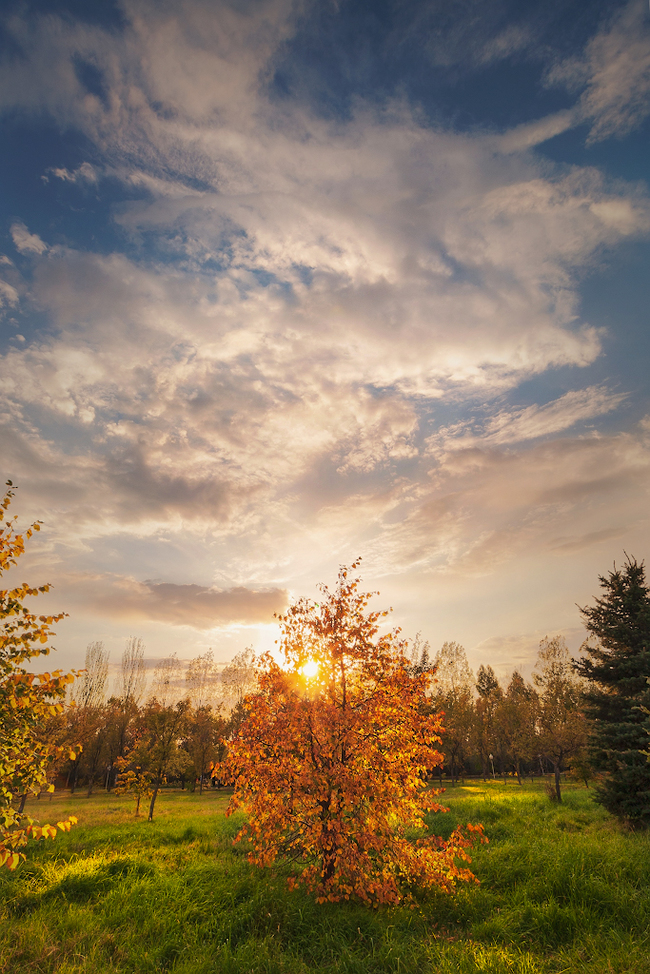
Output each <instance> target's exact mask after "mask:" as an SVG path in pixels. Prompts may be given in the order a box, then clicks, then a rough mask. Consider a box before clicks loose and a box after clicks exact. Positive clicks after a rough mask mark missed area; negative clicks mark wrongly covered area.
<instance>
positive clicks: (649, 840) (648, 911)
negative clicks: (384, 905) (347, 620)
mask: <svg viewBox="0 0 650 974" xmlns="http://www.w3.org/2000/svg"><path fill="white" fill-rule="evenodd" d="M445 801H446V802H447V804H448V805H449V806H450V807H451V812H450V813H449V814H448V815H436V816H435V817H434V827H435V829H436V831H438V832H439V833H442V834H448V833H449V832H450V831H451V830H452V828H453V826H454V824H455V823H456V822H459V821H462V822H467V821H471V822H479V821H481V822H483V824H484V825H485V829H486V833H487V834H488V835H489V837H490V844H489V845H488V846H483V847H480V848H477V849H476V852H475V857H474V862H473V866H472V868H473V869H474V872H475V873H476V875H477V877H478V878H479V879H480V886H476V887H467V888H462V889H459V892H458V894H457V895H456V896H454V897H446V896H444V895H442V894H439V893H435V892H434V893H430V894H426V895H419V896H416V898H415V900H414V902H413V903H412V904H411V905H410V906H409V905H408V904H405V905H402V906H400V907H395V908H390V909H379V910H371V909H368V908H366V907H363V906H361V905H358V904H350V903H342V904H324V905H320V906H319V905H317V904H316V903H315V901H314V900H313V898H311V897H309V896H307V895H306V894H305V893H304V892H301V891H296V892H293V893H290V892H288V891H287V889H286V885H285V874H284V872H283V870H282V869H279V870H267V871H258V870H255V869H253V868H252V867H250V866H249V865H248V863H247V861H246V858H245V855H244V850H242V849H239V848H236V847H233V845H232V838H233V836H234V834H235V832H236V831H237V829H238V824H239V822H238V821H237V820H236V819H234V820H233V819H226V818H225V817H224V814H223V812H224V808H225V805H226V803H227V796H225V795H223V794H215V793H212V792H211V793H208V794H207V795H203V796H199V795H189V794H182V793H164V794H163V795H162V796H161V801H160V809H159V814H158V816H157V818H156V820H154V822H152V823H147V822H145V821H143V820H141V819H139V820H135V819H134V817H133V810H132V808H133V807H132V804H131V803H130V802H128V801H127V800H126V799H120V798H116V797H115V796H112V795H100V796H94V797H93V798H91V799H86V798H85V797H77V796H74V798H70V797H69V796H65V797H57V798H55V799H54V801H53V802H52V803H51V805H50V804H45V805H44V807H43V809H40V808H39V809H37V811H38V812H40V813H41V817H42V818H43V819H45V817H46V813H47V816H48V817H49V820H50V821H52V820H55V819H56V818H60V817H61V816H62V814H63V813H64V812H66V811H67V812H71V813H72V814H76V815H77V816H78V818H79V821H80V825H79V826H77V827H76V828H75V829H74V830H73V831H72V832H70V833H69V834H67V835H61V836H59V837H57V839H56V840H55V841H54V842H51V843H49V844H47V845H46V844H41V845H39V846H35V847H34V849H33V852H31V853H30V858H29V861H28V862H27V863H26V864H24V865H23V866H22V867H21V868H20V869H19V871H18V872H16V873H15V874H8V873H7V872H2V873H0V904H1V906H0V972H1V974H9V972H11V974H23V972H38V974H41V972H42V974H46V972H47V974H49V972H55V971H56V972H59V974H73V972H74V974H81V972H88V974H90V972H92V974H104V972H108V971H111V972H124V974H126V972H138V974H140V972H142V974H149V972H151V974H154V972H156V974H158V972H162V971H173V972H175V974H208V972H225V974H244V972H247V974H250V972H251V971H253V972H256V974H257V972H260V974H262V972H268V974H294V972H295V974H306V972H321V971H322V972H345V974H361V972H364V974H365V972H384V971H386V972H396V974H408V972H413V974H415V972H417V974H420V972H432V974H433V972H436V974H452V972H453V974H466V972H467V974H469V972H477V971H480V972H494V974H503V972H516V974H533V972H535V974H537V972H557V974H559V972H565V971H566V972H568V971H570V972H594V974H600V972H602V974H605V972H607V974H611V972H620V974H622V972H632V971H634V972H639V974H645V972H648V974H650V934H649V931H650V836H648V835H647V834H634V833H626V832H624V831H622V830H621V829H620V828H619V827H618V826H617V825H616V824H615V823H614V822H613V821H612V820H610V819H609V818H607V817H606V815H605V814H604V812H603V811H602V810H601V809H599V808H598V806H595V805H593V804H592V801H591V797H590V794H589V792H587V791H586V790H584V789H579V788H577V787H570V786H569V787H568V788H567V789H566V791H565V792H564V802H563V804H562V805H557V804H551V803H550V802H549V801H548V799H547V797H546V795H545V794H544V793H543V789H542V788H541V787H540V786H539V785H535V786H533V785H528V784H526V785H525V786H524V787H523V788H519V787H518V786H517V785H515V784H508V785H507V786H504V785H502V784H501V783H500V782H488V783H485V784H483V783H480V784H477V785H472V786H467V787H457V788H453V789H450V790H449V791H448V792H447V794H446V795H445ZM157 807H158V806H157Z"/></svg>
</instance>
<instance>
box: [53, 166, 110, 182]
mask: <svg viewBox="0 0 650 974" xmlns="http://www.w3.org/2000/svg"><path fill="white" fill-rule="evenodd" d="M48 172H49V173H51V174H52V175H53V176H55V177H56V179H62V180H63V181H64V182H68V183H79V182H86V183H96V182H97V180H98V178H99V177H98V176H97V172H96V171H95V169H94V168H93V166H91V165H90V163H89V162H82V163H81V165H80V166H78V167H77V169H74V170H72V172H71V171H70V170H69V169H66V168H62V169H57V168H53V169H48ZM44 178H45V179H47V177H44Z"/></svg>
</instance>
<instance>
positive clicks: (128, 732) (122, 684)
mask: <svg viewBox="0 0 650 974" xmlns="http://www.w3.org/2000/svg"><path fill="white" fill-rule="evenodd" d="M144 651H145V646H144V643H143V641H142V639H140V638H138V637H136V636H130V637H129V638H128V639H127V641H126V646H125V648H124V652H123V653H122V660H121V664H120V673H119V676H118V678H117V686H116V688H115V691H116V692H115V694H114V695H113V696H112V697H111V699H110V700H109V710H108V713H107V716H106V728H105V730H106V750H107V755H106V759H107V765H108V768H107V774H106V787H107V789H110V788H111V786H112V783H113V780H114V777H115V770H116V769H115V762H116V761H117V759H118V758H122V757H124V756H125V755H126V754H127V752H128V751H129V750H131V749H132V748H133V746H134V735H135V734H136V725H137V722H138V718H139V706H140V702H141V700H142V696H143V694H144V690H145V686H146V681H147V677H146V672H145V666H144Z"/></svg>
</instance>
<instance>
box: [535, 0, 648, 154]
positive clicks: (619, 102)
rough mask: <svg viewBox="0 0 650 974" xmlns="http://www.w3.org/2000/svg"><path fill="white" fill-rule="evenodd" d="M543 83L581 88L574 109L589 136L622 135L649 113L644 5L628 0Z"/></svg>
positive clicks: (646, 33)
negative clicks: (580, 51) (588, 128)
mask: <svg viewBox="0 0 650 974" xmlns="http://www.w3.org/2000/svg"><path fill="white" fill-rule="evenodd" d="M547 80H548V83H549V84H556V85H557V84H562V85H566V86H567V87H568V88H569V90H571V91H581V92H582V94H581V96H580V102H579V113H580V115H581V116H582V118H584V119H585V120H590V121H591V125H592V127H591V132H590V135H589V140H590V141H591V142H598V141H600V140H602V139H606V138H609V137H611V136H623V135H625V134H626V133H627V132H629V131H631V130H632V129H634V128H636V127H637V126H638V125H640V124H641V122H643V120H644V119H645V118H647V117H648V114H650V27H649V23H648V17H647V5H646V3H645V2H643V0H630V2H629V3H628V4H627V6H625V7H624V8H623V9H622V10H620V11H617V13H616V14H614V16H613V17H612V18H611V20H610V22H609V23H608V24H606V25H605V26H604V27H603V29H602V30H601V31H600V32H599V33H598V34H596V36H595V37H594V38H593V39H592V40H591V41H590V42H589V43H588V44H587V46H586V48H585V51H584V52H583V54H582V55H580V56H578V57H572V58H568V59H566V60H564V61H561V62H559V63H558V64H556V65H555V66H554V67H553V68H552V70H551V71H550V72H549V73H548V77H547Z"/></svg>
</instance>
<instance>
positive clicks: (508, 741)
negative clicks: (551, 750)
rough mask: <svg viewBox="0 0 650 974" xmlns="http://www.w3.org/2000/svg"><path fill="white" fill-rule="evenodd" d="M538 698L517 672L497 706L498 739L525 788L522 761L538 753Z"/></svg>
mask: <svg viewBox="0 0 650 974" xmlns="http://www.w3.org/2000/svg"><path fill="white" fill-rule="evenodd" d="M537 712H538V698H537V694H536V692H535V690H534V688H533V687H532V686H530V685H529V684H528V683H526V681H525V680H524V678H523V676H522V675H521V673H519V671H518V670H515V671H514V672H513V674H512V676H511V678H510V683H509V684H508V688H507V690H506V692H505V694H504V696H502V697H501V698H500V700H499V702H498V704H497V709H496V715H495V720H496V725H497V729H498V730H497V736H498V738H499V740H500V742H503V744H504V746H505V749H506V751H507V753H508V756H509V757H510V759H511V760H512V765H513V767H514V770H515V774H516V775H517V781H518V783H519V784H520V785H521V770H522V761H525V760H527V759H529V758H531V757H532V756H533V754H535V753H536V750H537V738H536V732H535V731H536V720H537Z"/></svg>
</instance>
